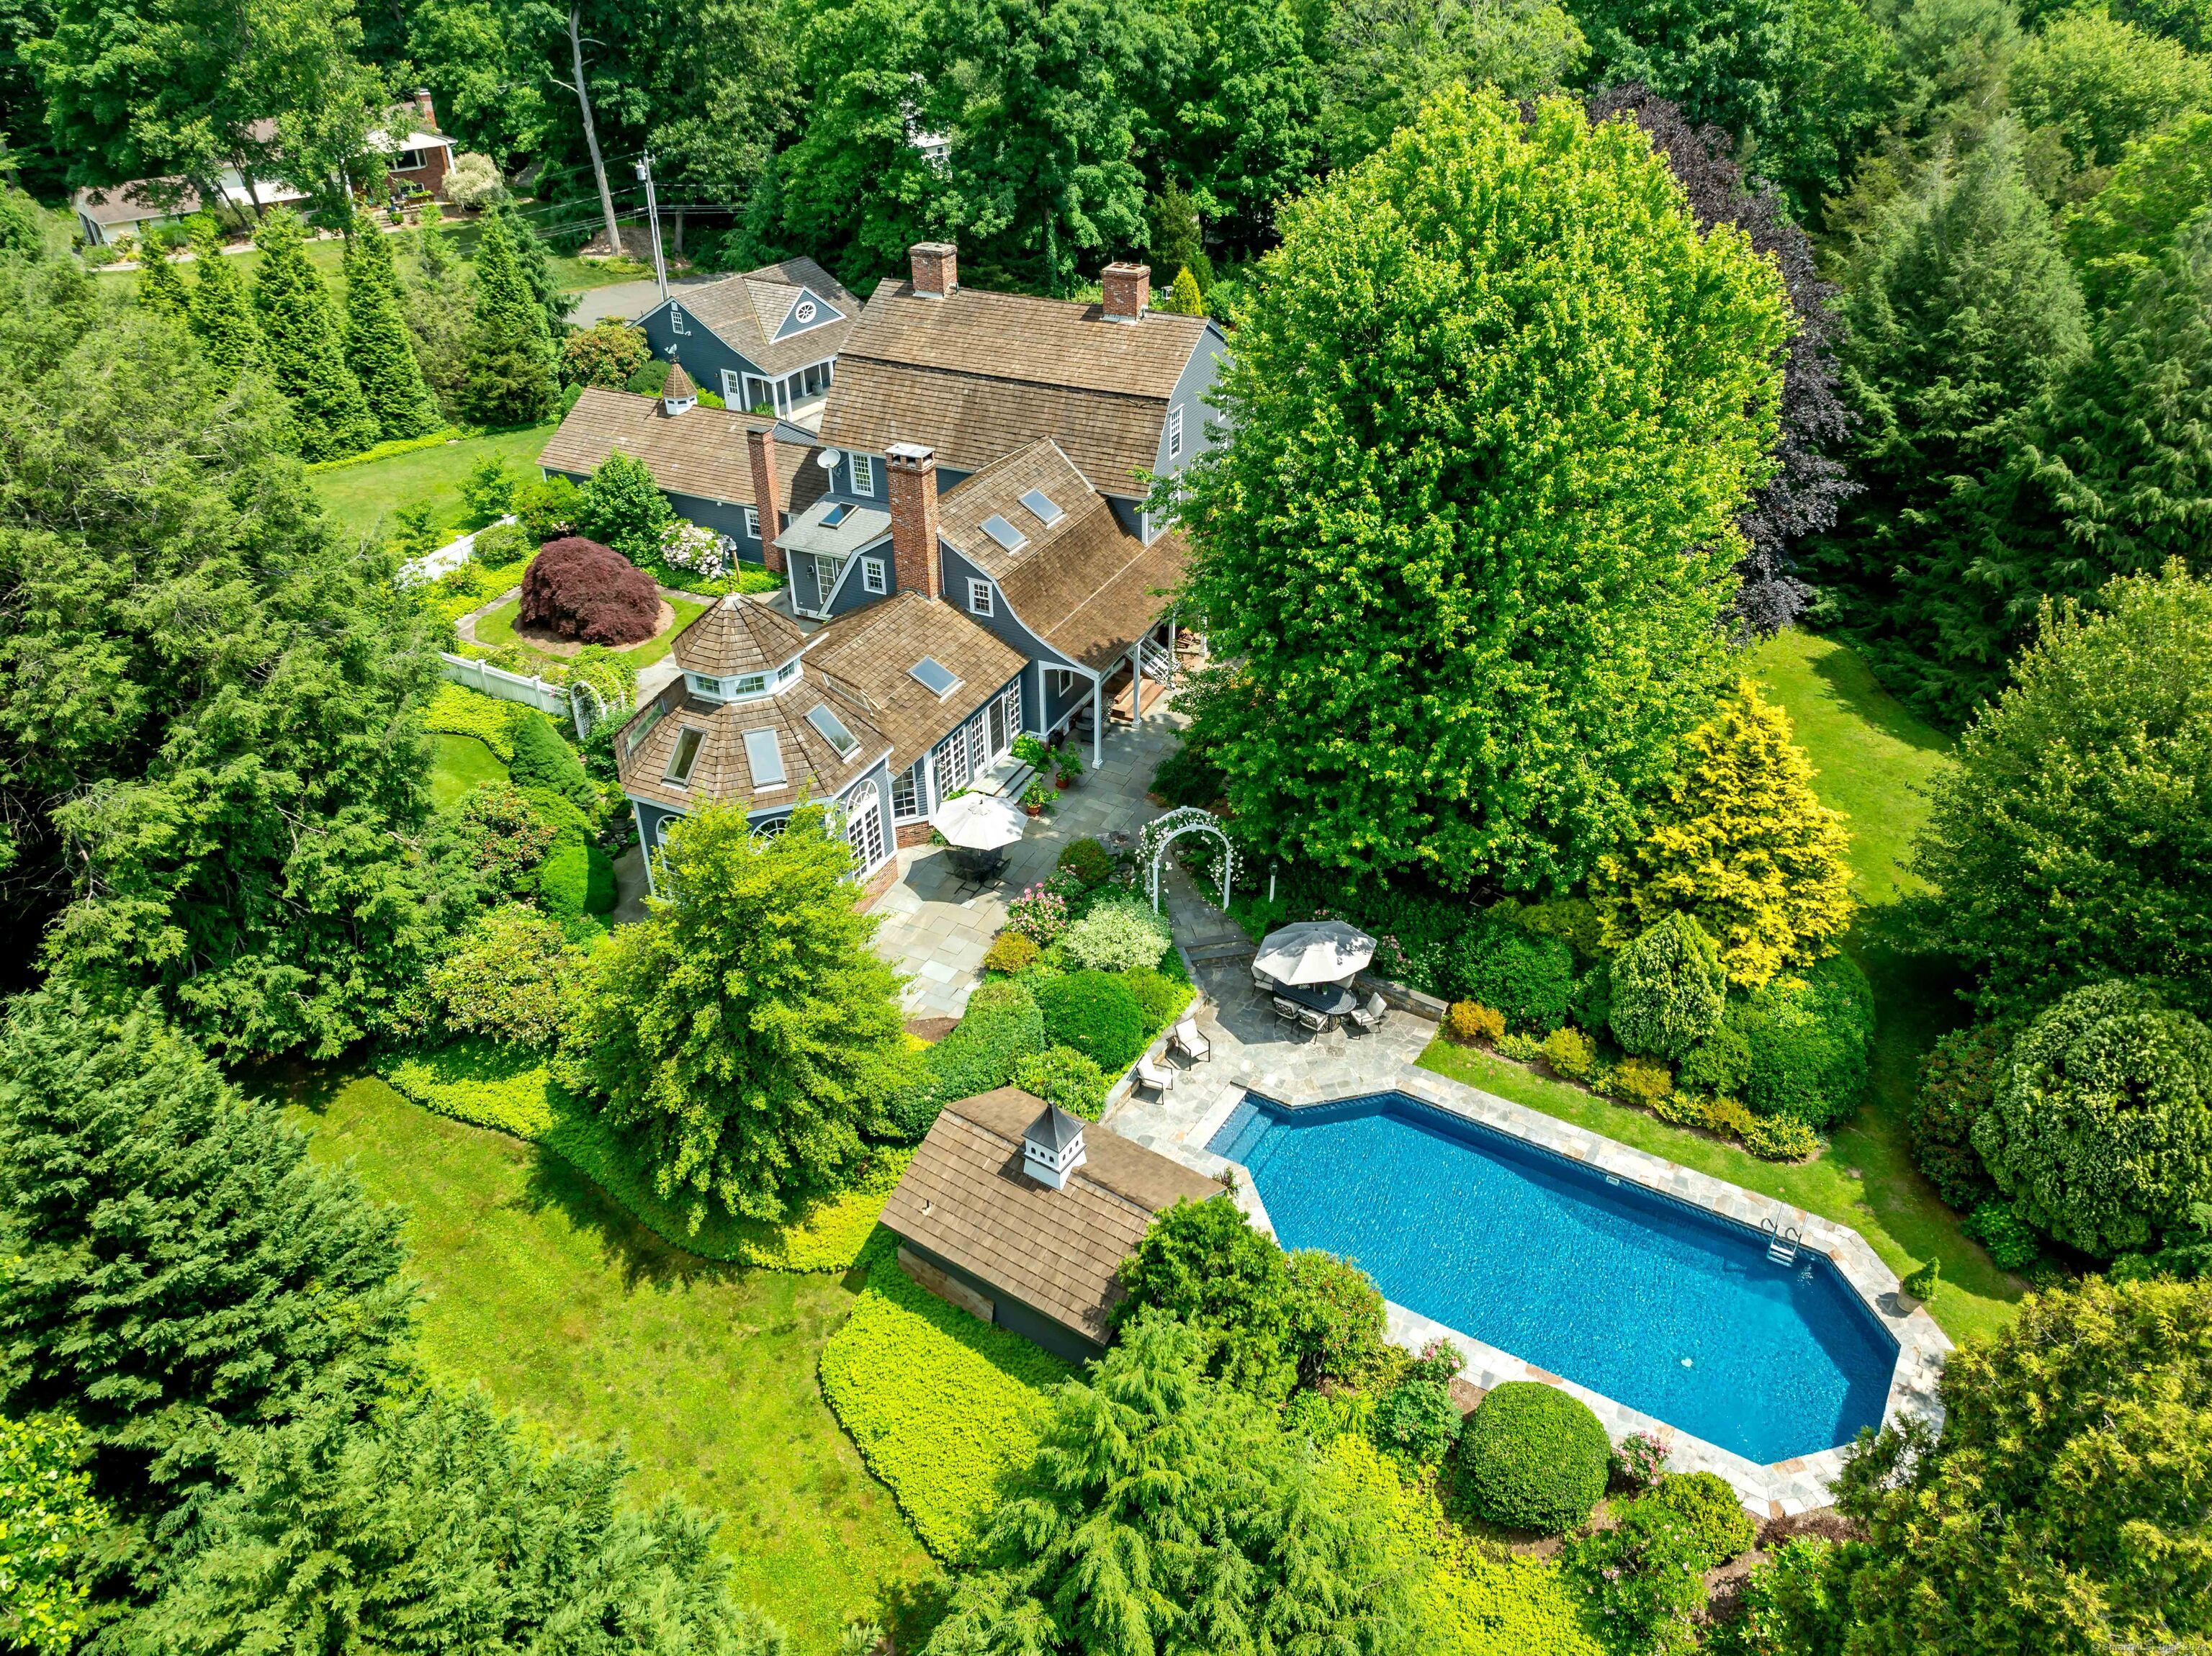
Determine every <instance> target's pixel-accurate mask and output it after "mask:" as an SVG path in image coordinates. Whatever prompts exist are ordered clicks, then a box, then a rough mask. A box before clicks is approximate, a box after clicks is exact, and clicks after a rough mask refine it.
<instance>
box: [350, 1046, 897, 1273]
mask: <svg viewBox="0 0 2212 1656" xmlns="http://www.w3.org/2000/svg"><path fill="white" fill-rule="evenodd" d="M380 1074H381V1075H382V1076H383V1078H384V1080H385V1082H386V1084H387V1085H389V1086H390V1087H391V1088H392V1090H393V1091H395V1092H397V1093H398V1094H399V1095H400V1096H401V1097H403V1098H405V1099H407V1100H409V1101H411V1102H413V1103H416V1104H419V1105H421V1106H422V1107H423V1108H424V1109H426V1110H429V1111H432V1112H433V1113H436V1114H439V1115H445V1116H451V1117H452V1118H453V1119H454V1120H456V1121H465V1122H467V1123H469V1124H470V1125H472V1126H477V1127H489V1128H491V1129H493V1130H494V1131H499V1132H503V1133H507V1134H510V1135H512V1136H513V1137H516V1138H520V1139H524V1140H526V1141H528V1142H530V1143H538V1144H543V1145H544V1147H545V1148H546V1149H548V1150H550V1151H551V1152H553V1153H554V1154H555V1155H556V1156H560V1157H561V1159H562V1161H564V1162H571V1163H573V1164H574V1166H575V1167H577V1168H580V1170H581V1171H582V1172H583V1173H584V1174H586V1175H587V1176H589V1177H590V1178H591V1180H592V1181H593V1182H594V1183H595V1184H597V1185H598V1186H599V1188H600V1189H602V1190H604V1191H605V1192H606V1193H607V1195H608V1197H609V1198H611V1200H612V1201H613V1202H614V1204H615V1205H616V1206H617V1207H619V1208H621V1209H622V1210H623V1211H624V1212H625V1213H627V1214H629V1216H630V1217H631V1218H633V1219H635V1220H636V1221H637V1222H639V1223H640V1224H641V1225H643V1226H644V1227H645V1228H647V1230H650V1231H652V1232H653V1234H656V1235H658V1236H659V1237H661V1238H663V1239H664V1240H666V1241H668V1242H670V1243H671V1244H673V1245H674V1246H675V1247H680V1248H682V1249H684V1251H685V1252H686V1253H695V1254H697V1255H698V1256H699V1257H700V1258H702V1259H720V1260H724V1261H727V1262H730V1263H732V1264H738V1265H756V1266H759V1267H761V1268H762V1269H764V1270H769V1271H845V1270H848V1269H849V1268H850V1267H851V1266H852V1265H853V1263H854V1261H855V1260H856V1259H859V1258H860V1249H861V1247H862V1245H863V1244H864V1243H865V1242H866V1240H867V1239H868V1236H869V1234H870V1233H871V1232H872V1231H873V1230H874V1228H875V1226H876V1219H877V1216H878V1215H880V1214H881V1213H882V1212H883V1210H884V1203H885V1202H887V1201H888V1200H890V1193H891V1191H892V1188H893V1187H894V1186H896V1185H897V1183H898V1181H899V1177H900V1175H901V1174H903V1173H904V1172H905V1171H906V1167H907V1163H908V1162H910V1161H912V1160H913V1159H914V1152H913V1151H911V1150H905V1149H878V1150H877V1151H876V1152H875V1153H874V1156H873V1158H872V1165H871V1167H870V1169H869V1172H868V1174H867V1176H866V1178H865V1179H863V1180H861V1181H860V1183H859V1184H858V1185H856V1186H854V1187H853V1188H852V1189H850V1190H847V1191H841V1192H838V1193H837V1194H836V1195H835V1196H832V1197H828V1198H823V1199H821V1200H819V1201H817V1202H815V1203H813V1204H810V1205H809V1206H808V1207H807V1208H806V1209H805V1210H803V1211H802V1212H800V1213H799V1214H798V1215H797V1216H794V1217H793V1218H791V1219H788V1220H786V1221H785V1222H783V1223H782V1224H781V1225H769V1224H763V1223H761V1222H757V1221H754V1220H737V1219H732V1218H731V1217H729V1216H727V1215H726V1214H724V1213H721V1212H720V1210H714V1211H711V1212H709V1213H708V1216H707V1217H706V1219H705V1221H704V1222H702V1224H701V1225H700V1227H699V1228H698V1229H697V1230H696V1231H694V1230H692V1229H690V1228H689V1226H688V1224H687V1222H686V1220H685V1217H684V1212H683V1211H682V1210H679V1209H678V1208H676V1207H674V1206H672V1205H671V1204H669V1203H667V1202H665V1201H664V1200H662V1199H661V1198H660V1196H659V1192H656V1191H655V1190H654V1189H653V1179H652V1175H651V1174H647V1173H645V1172H644V1171H642V1170H641V1168H639V1167H638V1166H637V1164H636V1162H635V1160H634V1159H633V1158H632V1157H631V1156H629V1154H628V1153H627V1152H626V1151H625V1150H624V1149H623V1146H622V1144H621V1142H620V1141H619V1140H618V1139H617V1137H616V1136H615V1135H614V1134H613V1133H611V1131H608V1129H607V1127H606V1126H605V1124H604V1123H602V1122H601V1121H600V1119H599V1116H598V1115H597V1114H596V1113H594V1112H593V1111H592V1108H591V1107H590V1106H589V1105H587V1104H586V1103H584V1102H583V1101H581V1100H580V1099H578V1098H577V1097H576V1096H575V1095H574V1094H573V1093H571V1092H569V1091H568V1089H566V1088H564V1087H562V1086H561V1085H560V1084H559V1083H557V1082H556V1081H555V1080H554V1079H553V1077H552V1076H551V1074H550V1072H549V1071H548V1070H547V1068H546V1065H545V1061H544V1058H543V1056H542V1055H538V1054H533V1053H528V1052H508V1051H506V1050H504V1049H502V1048H501V1047H500V1046H497V1045H496V1044H495V1043H494V1042H492V1041H489V1040H477V1039H470V1040H457V1041H453V1042H452V1043H450V1044H449V1045H447V1046H441V1047H438V1048H436V1049H435V1050H434V1051H430V1052H418V1053H411V1054H407V1055H404V1056H400V1057H396V1058H393V1059H390V1060H387V1061H386V1063H385V1064H384V1065H383V1066H382V1067H381V1069H380Z"/></svg>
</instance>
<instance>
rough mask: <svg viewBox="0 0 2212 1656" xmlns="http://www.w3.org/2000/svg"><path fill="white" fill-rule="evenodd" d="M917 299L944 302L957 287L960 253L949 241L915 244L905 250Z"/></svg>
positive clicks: (958, 282) (958, 284) (958, 285)
mask: <svg viewBox="0 0 2212 1656" xmlns="http://www.w3.org/2000/svg"><path fill="white" fill-rule="evenodd" d="M906 256H907V258H908V260H909V261H910V262H911V263H912V264H913V266H914V292H915V298H917V299H943V298H944V297H945V295H946V294H951V293H956V292H957V291H958V290H959V287H960V250H959V249H958V248H957V247H956V246H953V245H952V244H951V242H949V241H917V242H916V243H915V244H914V246H911V247H909V248H908V249H907V250H906Z"/></svg>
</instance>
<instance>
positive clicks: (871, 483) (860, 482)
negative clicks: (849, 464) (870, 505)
mask: <svg viewBox="0 0 2212 1656" xmlns="http://www.w3.org/2000/svg"><path fill="white" fill-rule="evenodd" d="M853 493H854V494H865V495H866V496H867V497H868V498H869V499H870V500H874V499H875V498H876V457H875V456H874V455H872V454H855V455H854V457H853Z"/></svg>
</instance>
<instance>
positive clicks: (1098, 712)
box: [1091, 673, 1106, 770]
mask: <svg viewBox="0 0 2212 1656" xmlns="http://www.w3.org/2000/svg"><path fill="white" fill-rule="evenodd" d="M1105 762H1106V675H1105V674H1103V673H1095V674H1093V675H1092V676H1091V769H1092V770H1097V768H1098V767H1100V766H1101V765H1103V764H1104V763H1105Z"/></svg>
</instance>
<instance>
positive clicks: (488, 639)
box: [455, 586, 714, 670]
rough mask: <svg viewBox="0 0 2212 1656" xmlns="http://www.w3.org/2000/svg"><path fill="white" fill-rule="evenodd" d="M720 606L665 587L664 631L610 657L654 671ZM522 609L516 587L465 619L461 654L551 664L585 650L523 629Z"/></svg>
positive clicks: (661, 628)
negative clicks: (687, 631) (681, 636)
mask: <svg viewBox="0 0 2212 1656" xmlns="http://www.w3.org/2000/svg"><path fill="white" fill-rule="evenodd" d="M713 607H714V599H713V598H711V597H704V596H702V595H701V594H699V593H696V592H684V591H678V590H677V589H675V588H672V587H666V586H664V587H662V588H661V589H660V625H659V630H657V631H656V632H655V633H654V634H653V636H652V637H651V638H649V639H646V640H643V641H641V642H640V643H637V644H632V645H629V646H626V647H624V648H623V649H620V650H615V651H611V652H610V653H611V654H613V655H617V656H619V657H620V658H622V659H623V660H624V661H626V662H628V663H629V665H630V666H631V667H632V668H633V669H635V668H640V667H649V666H651V665H652V664H653V663H654V662H656V661H659V660H661V659H662V658H664V657H665V656H666V655H667V654H668V652H669V650H670V649H671V647H672V646H674V644H675V642H676V635H677V634H678V633H680V632H682V631H683V630H684V628H686V627H689V626H690V624H691V623H692V622H695V621H696V620H698V618H699V617H700V616H703V615H705V614H706V613H707V611H708V610H710V609H712V608H713ZM521 608H522V591H521V589H520V587H516V588H513V589H512V590H510V591H506V592H502V593H501V594H500V596H499V597H495V598H494V599H493V600H492V601H491V602H490V603H489V604H483V605H480V606H479V607H477V609H475V610H471V611H470V612H469V613H468V614H466V615H464V616H462V617H461V618H460V620H459V622H457V623H456V625H455V630H456V631H457V632H458V633H459V634H460V641H461V653H462V654H464V655H469V654H476V655H484V656H492V655H503V654H505V653H507V652H521V653H522V654H523V655H524V656H525V657H526V658H527V657H536V658H539V659H541V660H543V661H544V663H545V664H547V665H549V666H550V665H551V664H554V663H556V662H557V661H560V660H563V659H566V658H569V657H573V656H575V655H578V654H580V653H581V652H582V651H583V650H584V648H585V646H583V645H580V644H577V643H574V642H573V641H571V640H564V639H548V638H543V637H539V636H538V635H537V634H531V633H523V632H520V631H518V630H517V628H516V627H515V616H517V615H518V614H519V613H520V610H521ZM472 645H473V646H476V648H475V649H474V650H473V651H471V648H470V646H472ZM521 670H529V669H528V668H524V669H521Z"/></svg>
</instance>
